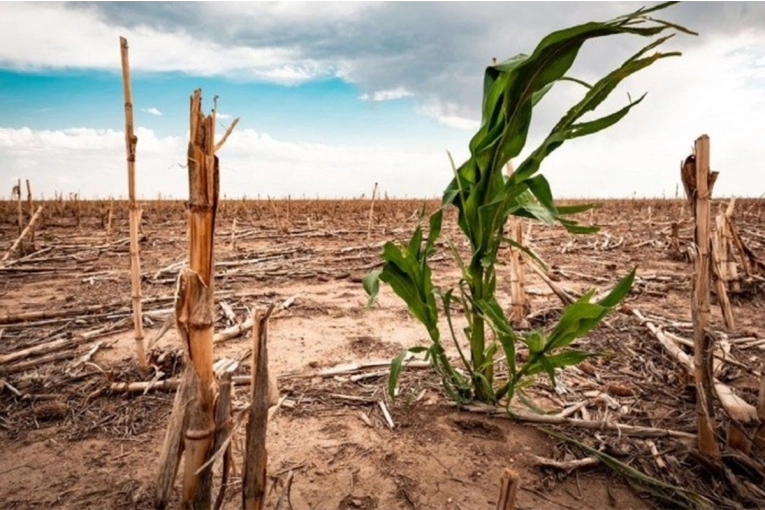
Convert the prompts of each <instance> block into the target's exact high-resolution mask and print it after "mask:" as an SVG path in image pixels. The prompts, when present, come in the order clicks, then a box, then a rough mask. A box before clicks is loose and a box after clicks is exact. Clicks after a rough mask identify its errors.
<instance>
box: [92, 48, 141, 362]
mask: <svg viewBox="0 0 765 510" xmlns="http://www.w3.org/2000/svg"><path fill="white" fill-rule="evenodd" d="M120 50H121V52H120V53H121V55H122V87H123V90H124V93H125V149H126V151H127V168H128V199H129V203H128V209H129V211H130V284H131V298H132V300H133V327H134V328H135V335H134V338H135V348H136V357H137V358H138V365H139V366H141V367H146V366H148V365H147V363H146V352H145V350H144V345H143V314H142V311H141V257H140V253H139V248H138V223H139V219H138V218H139V214H140V213H139V211H138V208H137V207H136V203H135V152H136V144H137V143H138V137H136V136H135V134H134V133H133V98H132V92H131V90H130V62H129V60H128V42H127V39H125V38H124V37H120ZM78 225H79V220H78Z"/></svg>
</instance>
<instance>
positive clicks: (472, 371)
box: [363, 2, 693, 403]
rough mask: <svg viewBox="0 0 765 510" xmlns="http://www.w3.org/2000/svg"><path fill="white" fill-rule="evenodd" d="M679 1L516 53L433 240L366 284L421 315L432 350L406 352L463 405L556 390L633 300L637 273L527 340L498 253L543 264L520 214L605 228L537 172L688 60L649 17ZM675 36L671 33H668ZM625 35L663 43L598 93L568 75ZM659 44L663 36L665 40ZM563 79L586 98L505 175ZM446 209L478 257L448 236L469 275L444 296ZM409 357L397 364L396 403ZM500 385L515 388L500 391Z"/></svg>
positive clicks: (392, 248)
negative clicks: (544, 380) (652, 77)
mask: <svg viewBox="0 0 765 510" xmlns="http://www.w3.org/2000/svg"><path fill="white" fill-rule="evenodd" d="M672 3H675V2H668V3H663V4H660V5H656V6H654V7H651V8H641V9H639V10H637V11H635V12H632V13H630V14H626V15H624V16H620V17H618V18H616V19H614V20H611V21H607V22H589V23H584V24H582V25H578V26H575V27H572V28H568V29H565V30H560V31H557V32H553V33H551V34H549V35H547V36H546V37H544V38H543V39H542V40H541V42H540V43H539V44H538V45H537V47H536V49H535V50H534V52H533V53H532V54H531V55H523V54H521V55H517V56H515V57H513V58H510V59H508V60H506V61H504V62H501V63H498V64H495V65H492V66H490V67H488V68H487V69H486V72H485V77H484V91H483V108H482V123H481V127H480V128H479V130H478V132H477V133H476V134H475V136H473V138H472V139H471V141H470V145H469V148H470V157H469V158H468V160H467V161H465V162H464V163H463V164H462V165H461V166H459V167H455V165H454V163H453V162H452V171H453V179H452V180H451V182H450V183H449V184H448V186H447V187H446V190H445V192H444V195H443V201H442V207H441V208H439V209H438V210H437V211H436V212H435V213H433V214H432V215H431V216H430V221H429V231H428V235H427V237H424V233H423V230H422V228H421V226H418V227H417V228H416V230H415V231H414V234H413V236H412V238H411V240H410V241H409V243H408V244H406V245H399V244H396V243H393V242H387V243H385V245H384V247H383V250H382V259H383V261H384V265H383V266H382V269H380V270H377V271H373V272H372V273H370V274H368V275H367V276H366V277H365V278H364V281H363V284H364V288H365V290H366V291H367V293H368V294H369V295H370V305H371V304H372V303H373V301H374V299H375V296H376V295H377V292H378V291H379V282H380V281H382V282H384V283H386V284H388V285H390V287H391V288H392V289H393V291H394V292H395V293H396V294H397V295H398V296H399V297H400V298H401V299H403V300H404V302H405V303H406V304H407V306H408V309H409V312H410V313H411V314H412V316H414V317H415V318H416V319H417V320H419V321H420V322H422V324H423V325H424V326H425V328H426V329H427V331H428V335H429V336H430V340H431V345H430V346H429V347H424V346H423V347H415V348H412V349H408V350H407V351H409V352H413V353H418V352H420V353H421V352H425V353H426V356H427V357H428V358H429V359H430V360H431V362H432V364H433V367H434V368H435V370H436V371H437V372H438V374H439V376H440V377H441V379H442V382H443V387H444V389H445V391H446V392H447V394H448V395H449V396H450V397H451V398H453V399H454V400H456V401H458V402H467V401H473V400H477V401H482V402H488V403H497V402H499V401H500V400H502V399H506V401H507V402H508V403H509V402H510V400H511V399H512V397H513V395H514V392H515V390H516V389H519V388H521V387H523V385H524V384H527V383H528V382H529V381H530V380H531V379H530V377H532V376H534V375H535V374H538V373H540V372H544V373H546V374H548V375H549V377H550V378H551V380H553V382H554V376H555V369H556V368H560V367H564V366H567V365H574V364H577V363H579V362H581V361H583V360H584V359H585V358H586V357H587V356H589V355H590V354H589V353H587V352H583V351H579V350H574V349H571V348H569V346H570V345H571V344H572V342H574V340H576V339H577V338H579V337H581V336H582V335H584V334H586V333H587V332H589V331H590V330H592V329H593V328H594V327H595V326H596V325H597V324H598V323H599V322H600V321H601V320H602V319H603V318H604V317H605V316H606V314H607V313H608V312H609V310H611V309H612V308H614V306H616V305H617V304H619V303H620V302H621V300H622V299H623V298H624V296H625V295H626V294H627V293H628V292H629V289H630V288H631V285H632V281H633V278H634V275H635V272H634V270H633V271H632V272H631V273H630V274H628V275H627V276H626V277H624V278H623V279H622V280H621V281H619V283H618V284H617V285H616V286H615V287H614V288H613V290H612V291H611V292H610V293H609V294H608V295H607V296H606V297H605V298H603V299H601V300H600V301H597V302H592V297H593V296H592V293H588V294H585V295H584V296H583V297H582V298H581V299H579V300H578V301H576V302H575V303H573V304H571V305H569V306H567V307H566V308H565V309H564V310H563V312H562V316H561V318H560V321H559V322H558V324H557V325H556V326H555V327H554V328H553V329H552V330H551V331H549V332H543V331H532V332H524V333H516V332H515V331H513V329H512V327H511V325H510V323H509V322H508V319H507V317H506V316H505V314H504V311H503V310H502V307H501V306H500V304H499V302H498V301H497V298H496V291H497V273H496V270H495V265H496V264H497V263H498V260H497V253H498V250H499V249H500V247H501V246H503V245H512V246H515V247H517V248H519V249H521V250H523V251H524V252H525V253H526V254H527V255H529V256H532V257H533V254H532V253H531V252H530V251H529V250H528V249H526V248H524V247H523V246H520V245H518V244H517V243H515V242H514V241H512V240H511V239H509V238H507V237H505V236H504V235H503V228H504V225H505V224H506V222H507V218H508V216H510V215H514V216H518V217H524V218H531V219H534V220H539V221H542V222H544V223H546V224H555V223H558V224H561V225H562V226H563V227H565V228H566V229H567V230H568V231H569V232H572V233H576V234H586V233H591V232H595V231H597V228H596V227H590V226H582V225H579V224H578V223H577V222H576V221H574V220H573V219H571V215H573V214H576V213H579V212H582V211H585V210H588V209H590V208H591V207H592V206H589V205H584V206H570V207H558V206H556V205H555V203H554V201H553V198H552V193H551V191H550V185H549V184H548V182H547V179H545V177H544V176H543V175H542V174H540V173H538V171H539V169H540V166H541V164H542V162H543V161H544V159H545V158H546V157H547V156H548V155H550V154H551V153H552V152H553V151H554V150H555V149H557V148H558V147H560V146H561V145H562V144H563V143H564V142H565V141H566V140H571V139H574V138H579V137H582V136H587V135H591V134H594V133H597V132H599V131H602V130H604V129H606V128H608V127H610V126H612V125H614V124H616V123H617V122H619V121H620V120H621V119H622V118H624V116H625V115H627V113H629V111H630V110H631V109H632V108H633V107H634V106H636V105H638V104H639V103H640V102H642V101H643V99H644V98H645V94H644V95H643V96H641V97H639V98H638V99H636V100H631V99H630V100H629V101H628V103H627V105H626V106H624V107H622V108H621V109H619V110H617V111H615V112H613V113H610V114H607V115H604V116H602V117H597V118H594V119H590V120H582V117H583V116H585V115H586V114H588V113H590V112H592V111H594V110H595V109H596V108H597V107H598V106H599V105H600V104H601V103H602V102H603V101H604V100H605V99H606V98H607V97H608V96H609V95H610V94H611V93H612V92H613V91H614V89H615V88H616V87H617V86H618V85H619V84H620V83H621V82H622V81H623V80H624V79H625V78H627V77H628V76H630V75H632V74H634V73H636V72H638V71H640V70H641V69H645V68H646V67H648V66H650V65H652V64H653V63H655V62H656V61H658V60H661V59H664V58H667V57H672V56H678V55H680V53H678V52H668V53H661V52H653V53H651V52H652V50H654V49H655V48H656V47H658V46H659V45H661V44H662V43H663V42H665V41H666V40H667V39H669V38H670V37H672V36H673V35H674V33H676V32H685V33H690V34H693V32H690V31H689V30H687V29H686V28H683V27H680V26H678V25H675V24H672V23H669V22H667V21H663V20H659V19H654V18H652V17H651V16H650V14H651V13H653V12H655V11H659V10H661V9H664V8H666V7H668V6H669V5H671V4H672ZM665 32H670V33H668V34H666V35H663V34H664V33H665ZM619 34H626V35H632V36H641V37H649V38H653V40H652V41H651V42H650V43H649V44H648V45H646V46H645V47H643V48H642V49H641V50H640V51H638V52H637V53H636V54H634V55H632V56H631V57H630V58H628V59H627V60H626V61H625V62H624V63H623V64H622V65H621V66H619V67H618V68H617V69H615V70H613V71H611V72H610V73H608V74H606V75H605V76H604V77H602V78H601V79H600V80H598V81H597V82H595V83H593V84H588V83H585V82H584V81H582V80H579V79H576V78H572V77H568V76H566V72H567V71H568V70H569V68H570V67H571V66H572V64H573V63H574V61H575V60H576V57H577V55H578V53H579V50H580V49H581V47H582V45H583V44H584V43H585V42H586V41H588V40H591V39H596V38H600V37H606V36H612V35H619ZM659 35H661V37H658V38H654V36H659ZM560 81H570V82H574V83H576V84H579V85H581V86H582V87H583V88H584V89H585V92H584V96H583V97H582V99H581V100H580V101H579V102H577V103H576V104H574V105H573V106H572V107H571V108H570V109H569V110H568V112H567V113H566V114H565V115H564V116H563V117H562V118H561V119H560V120H559V122H558V123H557V124H556V125H555V126H554V127H553V129H552V130H551V131H550V133H549V134H548V135H547V137H546V138H545V139H544V140H543V141H542V143H541V144H540V145H539V147H537V148H536V149H535V150H534V151H532V152H531V153H530V155H529V156H528V157H527V158H526V159H525V160H524V161H522V162H521V164H520V165H518V167H517V170H516V171H515V172H514V173H513V174H512V175H511V176H510V177H506V176H505V175H504V172H503V168H504V167H505V165H506V164H507V163H508V162H509V161H510V160H511V159H512V158H515V157H517V156H518V155H519V154H520V153H521V151H522V150H523V149H524V147H525V145H526V141H527V137H528V133H529V128H530V126H531V117H532V111H533V109H534V107H535V106H536V105H537V103H539V101H540V100H542V98H543V97H544V96H545V94H546V93H547V92H549V90H550V89H551V88H552V87H553V85H555V84H556V83H558V82H560ZM447 207H455V208H456V209H457V224H458V226H459V230H460V231H461V232H462V233H463V234H464V235H465V237H466V238H467V241H468V244H469V246H470V258H469V259H463V258H462V257H461V256H460V254H459V253H458V251H457V249H456V248H455V245H454V244H453V243H452V241H451V240H450V239H446V241H447V244H448V246H449V247H450V250H451V252H452V254H453V256H454V258H455V259H456V261H457V263H458V264H459V267H460V269H461V278H460V280H459V283H458V285H457V286H456V288H452V289H448V290H443V289H440V288H436V287H435V286H434V285H433V282H432V278H431V269H430V266H429V263H428V259H429V257H430V256H431V255H432V254H433V252H434V251H435V246H436V242H437V240H438V238H439V237H440V234H441V223H442V219H443V212H444V210H445V209H446V208H447ZM423 215H424V210H423ZM421 219H422V215H421ZM539 262H540V263H541V261H539ZM453 306H455V307H459V308H461V310H462V311H463V313H464V315H465V319H466V322H467V326H466V327H465V329H464V330H463V333H464V337H465V340H466V341H467V342H466V346H467V349H463V348H462V345H463V343H462V341H461V340H460V338H459V337H458V336H457V334H456V332H455V329H454V325H453V321H452V315H451V310H452V307H453ZM441 311H443V314H444V316H445V318H446V322H447V324H448V327H449V333H450V336H451V339H452V341H453V343H454V345H455V346H456V349H457V352H458V354H459V359H460V361H461V365H462V366H461V368H460V369H457V368H456V367H455V366H453V364H452V363H451V361H450V360H449V358H448V357H447V355H446V351H445V349H444V344H443V340H442V338H441V333H440V330H439V327H438V325H439V315H440V312H441ZM519 341H520V342H523V343H524V344H526V346H527V347H528V351H529V357H528V359H527V361H525V362H524V363H523V364H522V365H520V366H518V365H517V364H516V362H515V348H516V344H517V342H519ZM500 349H501V352H502V353H504V357H505V360H506V362H505V364H504V365H506V372H507V373H506V374H503V375H502V377H501V378H500V377H496V378H495V369H497V368H498V367H499V366H500V364H499V363H498V358H499V357H500V356H501V354H499V353H500ZM468 350H469V356H468ZM407 351H404V352H402V353H400V354H399V355H398V356H396V358H394V360H393V361H392V364H391V371H390V380H389V391H390V393H391V396H393V392H394V389H395V387H396V382H397V379H398V377H399V374H400V372H401V369H402V367H403V363H404V359H405V356H406V353H407ZM498 381H505V382H504V383H503V384H498Z"/></svg>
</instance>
